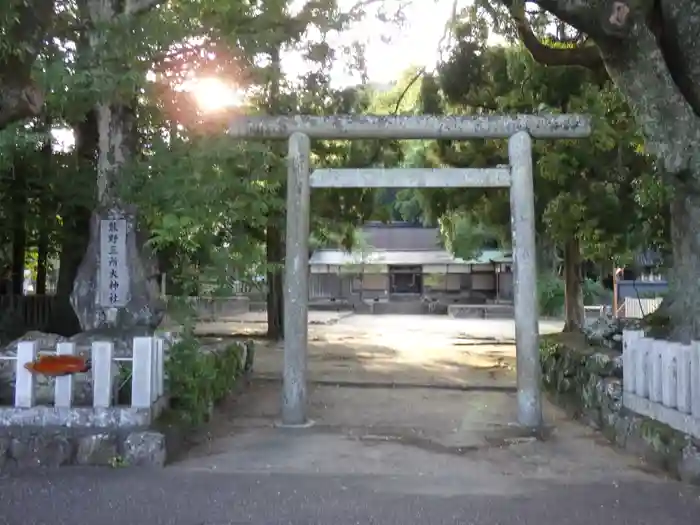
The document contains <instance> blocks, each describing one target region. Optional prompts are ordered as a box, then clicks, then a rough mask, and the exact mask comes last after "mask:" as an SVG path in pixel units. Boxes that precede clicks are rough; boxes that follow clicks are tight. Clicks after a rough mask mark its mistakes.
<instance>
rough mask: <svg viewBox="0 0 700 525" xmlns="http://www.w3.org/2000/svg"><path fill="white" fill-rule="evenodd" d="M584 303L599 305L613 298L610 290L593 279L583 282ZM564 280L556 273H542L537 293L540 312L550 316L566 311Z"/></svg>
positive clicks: (538, 281) (556, 315)
mask: <svg viewBox="0 0 700 525" xmlns="http://www.w3.org/2000/svg"><path fill="white" fill-rule="evenodd" d="M582 288H583V303H584V304H585V305H597V304H601V303H602V302H607V301H608V300H610V299H611V298H610V297H609V296H610V292H609V291H608V290H605V289H604V288H603V286H602V285H601V284H600V283H599V282H597V281H594V280H592V279H584V280H583V282H582ZM564 289H565V286H564V280H563V279H562V278H560V277H558V276H556V275H552V274H541V275H540V277H539V279H538V280H537V295H538V303H539V308H540V314H541V315H544V316H548V317H558V316H560V315H561V314H562V312H563V311H564V297H565V293H564Z"/></svg>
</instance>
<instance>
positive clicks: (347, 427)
mask: <svg viewBox="0 0 700 525" xmlns="http://www.w3.org/2000/svg"><path fill="white" fill-rule="evenodd" d="M328 315H329V314H327V313H324V316H325V317H324V318H325V319H326V321H327V322H328V323H334V324H323V325H322V324H312V323H310V326H309V360H308V375H309V380H310V386H309V416H310V418H311V419H312V420H313V421H314V425H313V426H311V427H310V428H308V429H284V428H280V427H279V426H277V424H276V423H277V418H278V417H279V410H280V408H279V407H280V389H281V383H280V381H279V377H280V373H281V367H282V351H281V347H280V346H279V345H271V344H264V343H262V342H261V343H259V345H258V347H257V351H256V364H255V374H254V377H253V379H252V381H251V384H250V387H249V388H248V389H247V390H246V392H245V393H244V394H243V395H241V396H239V397H238V398H237V399H233V400H231V401H229V402H228V403H226V404H224V406H222V407H220V408H219V409H218V410H217V412H216V414H215V417H214V418H213V420H212V422H211V424H210V425H209V426H208V427H207V428H206V429H205V431H204V432H202V434H201V435H200V436H199V437H198V444H197V445H196V446H195V447H194V448H193V449H192V450H191V451H190V452H189V453H188V454H187V456H186V457H185V458H183V459H182V461H180V462H179V463H177V464H176V465H174V467H173V468H177V469H188V470H207V471H219V472H244V473H318V474H334V475H346V474H351V475H352V474H363V475H367V474H370V475H381V476H383V477H385V476H390V477H392V476H393V478H392V479H393V480H394V481H393V483H395V488H396V489H397V490H400V491H402V492H405V491H408V492H411V491H413V490H415V491H418V492H421V493H425V492H426V491H428V492H431V491H433V492H435V491H437V493H440V494H452V493H455V494H459V493H463V492H464V491H467V492H470V493H474V492H479V493H482V492H483V493H494V494H495V493H499V494H500V493H503V492H519V491H523V490H530V489H531V488H532V487H529V488H527V489H525V487H526V486H527V484H523V479H530V480H532V481H533V482H546V483H551V482H554V483H561V482H564V483H590V482H595V483H597V482H603V483H611V484H613V485H614V484H615V483H618V481H619V480H624V479H631V480H639V479H644V480H646V481H649V480H651V481H652V482H653V481H655V480H658V481H661V480H662V477H660V476H659V475H658V474H657V473H654V474H653V475H652V474H649V473H648V472H647V469H646V468H645V466H644V465H643V464H642V463H641V462H640V461H639V460H638V459H637V458H634V457H630V456H627V455H624V454H623V453H620V452H618V451H616V450H614V449H613V448H611V447H610V446H608V445H607V444H606V443H605V441H604V440H603V439H602V438H601V437H600V436H599V435H598V434H597V433H596V432H594V431H592V430H591V429H589V428H586V427H584V426H582V425H579V424H578V423H575V422H572V421H570V420H569V419H568V418H567V417H566V416H565V415H564V414H563V413H562V412H561V411H560V410H558V409H557V408H555V407H553V406H552V405H550V404H548V403H545V414H546V421H547V429H548V431H547V432H546V435H545V439H543V440H538V439H535V438H533V437H531V436H527V435H524V434H523V432H522V430H521V429H519V428H518V427H517V426H516V425H514V424H513V422H514V421H515V419H516V418H515V415H516V412H515V411H516V400H515V366H514V365H515V348H514V344H513V337H514V327H513V322H512V321H499V320H456V319H449V318H441V317H437V316H431V317H429V316H425V317H423V316H359V315H358V316H356V315H353V316H348V317H344V318H342V319H335V320H331V321H328V319H327V318H328ZM255 324H258V323H251V322H249V321H248V320H246V322H245V323H243V322H241V323H227V324H226V325H225V326H224V325H220V326H215V325H207V326H202V327H200V331H202V332H203V333H207V334H209V335H212V334H213V333H219V334H221V335H224V334H225V333H228V334H230V333H234V332H240V331H241V329H243V330H244V331H247V332H248V333H251V332H253V331H255V330H256V328H255V327H252V326H251V325H255ZM259 329H260V326H258V327H257V330H259ZM558 330H561V325H560V324H559V323H556V322H543V323H542V324H541V331H542V332H543V333H546V332H552V331H558ZM386 489H387V487H386V486H385V487H384V490H386Z"/></svg>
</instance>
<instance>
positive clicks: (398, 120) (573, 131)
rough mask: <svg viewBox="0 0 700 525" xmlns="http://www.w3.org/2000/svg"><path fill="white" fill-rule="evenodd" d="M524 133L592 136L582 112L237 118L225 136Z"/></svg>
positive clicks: (449, 136) (399, 136) (407, 136)
mask: <svg viewBox="0 0 700 525" xmlns="http://www.w3.org/2000/svg"><path fill="white" fill-rule="evenodd" d="M519 131H527V132H528V133H529V134H530V135H531V136H532V137H533V138H538V139H575V138H585V137H588V136H590V134H591V120H590V118H589V117H588V116H586V115H576V114H565V115H511V116H505V115H498V116H494V115H489V116H442V115H421V116H379V115H334V116H328V117H318V116H312V115H296V116H245V115H242V116H240V117H236V118H235V119H234V120H233V121H232V122H231V124H230V126H229V130H228V134H229V135H230V136H232V137H236V138H247V139H285V138H288V137H289V136H290V135H292V134H293V133H296V132H300V133H304V134H306V135H308V136H309V137H310V138H316V139H345V140H348V139H474V138H490V139H496V138H508V137H510V136H512V135H514V134H515V133H517V132H519Z"/></svg>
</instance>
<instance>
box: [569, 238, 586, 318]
mask: <svg viewBox="0 0 700 525" xmlns="http://www.w3.org/2000/svg"><path fill="white" fill-rule="evenodd" d="M581 266H582V265H581V248H580V246H579V242H578V240H577V239H574V238H571V239H569V240H568V241H567V242H566V243H565V244H564V314H565V315H564V318H565V322H564V331H565V332H580V331H581V330H582V329H583V325H584V319H585V310H584V308H583V286H582V282H581Z"/></svg>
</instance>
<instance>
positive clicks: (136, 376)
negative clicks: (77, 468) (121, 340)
mask: <svg viewBox="0 0 700 525" xmlns="http://www.w3.org/2000/svg"><path fill="white" fill-rule="evenodd" d="M164 346H165V340H164V339H163V338H160V337H135V338H134V339H133V347H132V348H133V352H132V356H130V357H115V356H114V343H112V342H107V341H104V342H99V341H98V342H94V343H92V347H91V353H90V354H91V355H90V357H91V366H92V368H91V372H90V373H91V375H92V408H90V407H76V406H74V402H73V382H74V380H75V377H74V376H73V375H66V376H62V377H57V378H55V383H54V403H53V405H44V406H41V405H37V403H36V397H35V394H36V375H35V374H34V373H32V372H30V371H29V370H28V369H27V368H26V367H25V365H26V364H27V363H31V362H33V361H35V360H36V359H37V356H38V355H37V354H38V343H37V342H36V341H25V342H19V343H18V344H17V355H16V356H2V357H0V359H3V360H11V361H14V363H13V364H14V367H15V396H14V403H13V406H11V407H0V415H1V416H2V417H0V420H1V421H2V424H4V425H23V424H35V425H49V424H62V425H68V426H82V425H81V424H79V421H83V422H84V424H85V426H111V425H116V426H119V425H120V422H121V421H120V418H121V420H123V419H124V417H123V416H122V412H124V409H130V410H131V415H132V416H134V417H132V418H131V419H132V420H134V419H136V420H138V421H136V422H137V423H146V422H148V421H150V420H151V419H152V418H153V417H155V416H156V415H157V413H156V412H159V411H160V409H161V408H162V407H163V406H164V402H163V399H164V396H165V385H164V359H165V357H164V355H165V351H164ZM44 353H46V352H44ZM50 353H56V354H61V355H75V353H76V346H75V343H70V342H66V343H58V345H57V347H56V349H55V351H54V352H50ZM123 361H127V362H130V363H131V377H130V379H129V381H130V386H131V402H130V406H128V407H119V406H115V404H114V395H113V394H114V381H115V378H116V376H117V374H115V373H114V372H115V370H114V367H115V366H116V365H117V363H119V362H123ZM116 409H118V410H116ZM144 409H145V410H146V411H147V413H146V414H145V416H146V417H145V418H144V417H138V416H139V415H141V414H140V412H139V411H143V410H144ZM93 416H94V417H93ZM127 416H129V413H127ZM115 418H116V419H115ZM132 422H133V421H132Z"/></svg>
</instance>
